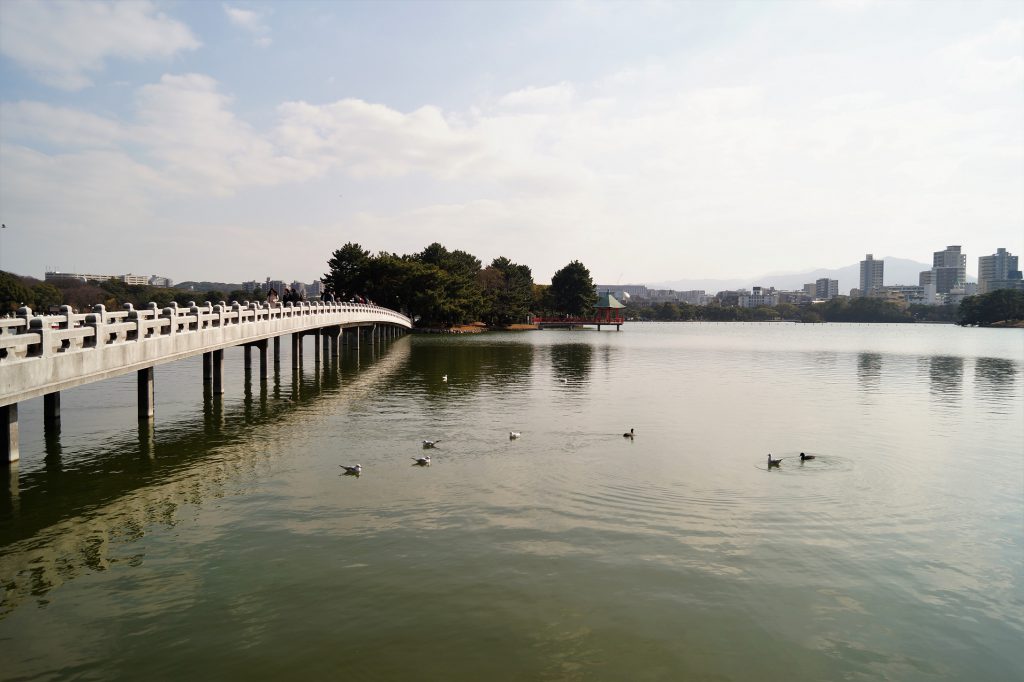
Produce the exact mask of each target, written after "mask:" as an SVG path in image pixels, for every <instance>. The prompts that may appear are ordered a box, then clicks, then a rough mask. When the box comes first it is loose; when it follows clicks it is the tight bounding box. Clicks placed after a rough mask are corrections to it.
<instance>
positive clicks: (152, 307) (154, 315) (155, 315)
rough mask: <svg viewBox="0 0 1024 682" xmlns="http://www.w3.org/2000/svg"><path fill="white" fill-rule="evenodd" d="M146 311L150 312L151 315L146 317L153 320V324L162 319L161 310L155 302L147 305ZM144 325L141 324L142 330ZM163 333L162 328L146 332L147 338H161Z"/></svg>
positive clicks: (154, 328)
mask: <svg viewBox="0 0 1024 682" xmlns="http://www.w3.org/2000/svg"><path fill="white" fill-rule="evenodd" d="M146 310H148V311H149V314H148V315H146V318H147V319H151V320H153V322H156V321H157V320H159V319H160V308H158V307H157V305H156V303H155V302H153V301H150V302H149V303H147V304H146ZM142 324H143V323H142V322H140V323H139V325H140V329H141V328H142ZM162 333H163V330H162V329H161V328H160V327H150V328H149V329H147V330H146V337H149V336H151V335H152V336H159V335H160V334H162Z"/></svg>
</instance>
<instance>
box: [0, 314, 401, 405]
mask: <svg viewBox="0 0 1024 682" xmlns="http://www.w3.org/2000/svg"><path fill="white" fill-rule="evenodd" d="M376 325H389V326H393V327H401V328H404V329H409V328H411V327H412V322H411V320H409V318H408V317H406V316H405V315H402V314H401V313H398V312H395V311H393V310H389V309H387V308H381V307H379V306H375V305H369V304H363V303H322V302H320V301H314V302H311V303H301V304H298V305H292V304H290V303H289V304H286V305H284V306H274V307H270V306H268V305H265V304H260V303H249V304H244V305H243V304H239V303H233V304H232V305H225V304H221V305H212V304H210V303H206V304H205V305H203V306H196V305H192V306H189V307H188V308H180V307H178V306H177V305H176V304H172V305H171V306H169V307H167V308H164V309H162V310H160V309H158V308H157V306H156V304H155V303H150V304H149V307H147V308H145V309H139V310H136V309H134V308H132V307H131V306H130V305H127V306H125V310H123V311H112V312H111V311H107V310H106V309H105V308H104V307H103V306H96V307H95V308H94V310H93V312H92V313H88V314H84V315H83V314H76V313H74V312H72V310H71V308H70V307H68V306H64V307H63V313H62V314H60V315H46V316H34V315H32V311H31V310H29V309H27V308H23V309H22V310H21V311H19V317H17V318H8V319H0V406H4V405H10V404H15V403H17V402H19V401H22V400H27V399H29V398H34V397H38V396H40V395H46V394H48V393H53V392H56V391H61V390H65V389H68V388H72V387H74V386H79V385H81V384H85V383H89V382H92V381H98V380H101V379H106V378H110V377H114V376H118V375H121V374H127V373H130V372H134V371H138V370H143V369H147V368H150V367H153V366H155V365H160V364H164V363H167V362H173V361H175V360H180V359H183V358H186V357H190V356H193V355H200V354H203V353H210V352H213V351H217V350H222V349H224V348H227V347H230V346H237V345H248V344H254V343H258V342H260V341H262V340H264V339H268V338H272V337H275V336H281V335H283V334H295V333H298V334H302V333H306V332H315V331H316V330H319V329H323V328H337V329H338V330H339V331H340V330H341V329H342V328H345V327H367V326H376Z"/></svg>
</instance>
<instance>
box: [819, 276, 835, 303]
mask: <svg viewBox="0 0 1024 682" xmlns="http://www.w3.org/2000/svg"><path fill="white" fill-rule="evenodd" d="M838 295H839V280H838V279H829V278H828V277H822V278H821V279H819V280H815V282H814V298H816V299H818V300H822V301H831V300H832V299H833V298H835V297H836V296H838Z"/></svg>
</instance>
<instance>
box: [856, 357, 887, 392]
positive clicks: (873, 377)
mask: <svg viewBox="0 0 1024 682" xmlns="http://www.w3.org/2000/svg"><path fill="white" fill-rule="evenodd" d="M881 378H882V354H881V353H858V354H857V379H858V380H859V381H860V386H861V390H863V391H867V392H873V391H877V390H878V386H879V383H880V381H881Z"/></svg>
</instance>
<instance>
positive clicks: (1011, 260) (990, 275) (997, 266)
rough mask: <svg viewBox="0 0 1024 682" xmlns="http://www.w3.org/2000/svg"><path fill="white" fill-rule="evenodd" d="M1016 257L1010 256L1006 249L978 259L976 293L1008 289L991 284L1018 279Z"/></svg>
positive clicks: (997, 250)
mask: <svg viewBox="0 0 1024 682" xmlns="http://www.w3.org/2000/svg"><path fill="white" fill-rule="evenodd" d="M1017 272H1018V270H1017V256H1014V255H1011V254H1010V253H1009V252H1008V251H1007V250H1006V249H996V252H995V253H994V254H992V255H991V256H982V257H981V258H979V259H978V293H979V294H987V293H988V292H989V291H995V290H996V289H1001V288H1009V287H1001V286H998V285H995V286H993V284H994V283H995V282H997V281H1000V280H1013V279H1020V275H1019V274H1017V275H1016V277H1015V276H1014V275H1015V273H1017Z"/></svg>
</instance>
